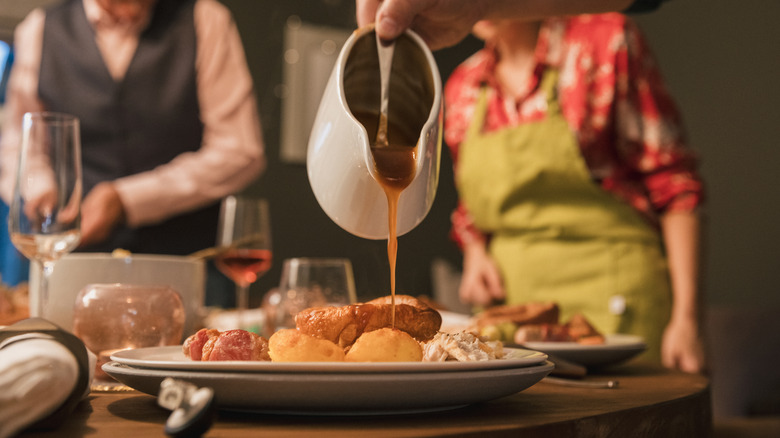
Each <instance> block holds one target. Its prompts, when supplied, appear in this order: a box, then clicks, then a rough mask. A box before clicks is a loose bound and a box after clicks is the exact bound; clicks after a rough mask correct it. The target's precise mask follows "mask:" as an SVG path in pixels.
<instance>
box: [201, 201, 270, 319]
mask: <svg viewBox="0 0 780 438" xmlns="http://www.w3.org/2000/svg"><path fill="white" fill-rule="evenodd" d="M217 247H218V248H219V254H218V255H217V257H216V260H215V263H216V265H217V268H219V270H220V271H222V273H223V274H225V275H226V276H228V277H229V278H230V279H231V280H233V282H234V283H235V284H236V307H237V309H238V319H239V321H238V325H239V327H241V326H242V324H243V321H242V318H243V316H242V313H243V311H244V310H246V309H247V307H248V306H249V286H250V285H251V284H252V283H254V282H255V281H257V279H258V277H260V276H261V275H263V274H265V273H266V271H268V270H269V269H270V268H271V255H272V252H271V223H270V217H269V212H268V202H267V201H266V200H265V199H256V198H248V197H239V196H228V197H226V198H225V199H224V200H223V201H222V208H221V210H220V217H219V230H218V232H217Z"/></svg>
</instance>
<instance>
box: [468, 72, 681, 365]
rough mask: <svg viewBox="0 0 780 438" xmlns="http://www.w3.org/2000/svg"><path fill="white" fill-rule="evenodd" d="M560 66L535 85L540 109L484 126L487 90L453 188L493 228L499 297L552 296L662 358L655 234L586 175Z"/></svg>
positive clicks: (662, 276) (667, 295) (666, 300)
mask: <svg viewBox="0 0 780 438" xmlns="http://www.w3.org/2000/svg"><path fill="white" fill-rule="evenodd" d="M557 78H558V73H557V71H556V70H554V69H547V70H546V71H545V73H544V76H543V78H542V82H541V84H540V87H541V88H542V91H543V92H545V93H546V96H547V102H546V104H547V116H546V117H545V118H544V119H543V120H542V121H538V122H532V123H527V124H523V125H520V126H516V127H511V128H506V129H503V130H499V131H496V132H491V133H482V127H483V124H484V119H485V114H486V112H487V93H486V90H485V89H483V90H482V91H481V94H480V97H479V100H478V103H477V107H476V110H475V115H474V120H473V121H472V123H471V125H470V127H469V129H468V132H467V134H466V138H465V139H464V141H463V142H462V143H461V145H460V150H459V156H460V158H459V160H458V167H457V172H456V175H457V186H458V193H459V196H460V198H461V201H462V202H463V203H464V204H465V206H466V207H467V208H468V209H469V212H470V213H471V215H472V217H473V219H474V222H475V225H476V226H477V227H478V228H479V229H481V230H483V231H485V232H487V233H490V234H492V237H491V240H490V244H489V251H490V254H491V255H492V256H493V258H494V259H495V261H496V263H497V264H498V267H499V269H500V271H501V274H502V277H503V280H504V287H505V289H506V292H507V303H508V304H516V303H522V302H528V301H555V302H557V303H558V304H559V306H560V310H561V320H562V321H566V320H568V318H569V317H570V316H571V315H572V314H573V313H577V312H580V313H582V314H583V315H584V316H585V317H586V318H587V319H588V320H589V321H591V323H593V324H594V325H595V326H596V328H597V329H598V330H600V331H601V332H602V333H608V334H609V333H629V334H636V335H640V336H642V337H643V338H644V339H645V342H646V343H647V345H648V351H647V353H646V354H645V357H646V358H650V359H655V360H660V345H661V337H662V333H663V329H664V327H665V326H666V323H667V322H668V319H669V314H670V309H671V292H670V282H669V274H668V268H667V264H666V258H665V255H664V253H663V250H662V245H661V241H660V237H659V233H658V232H657V231H656V230H654V229H653V228H652V227H651V226H650V225H649V224H648V223H647V222H646V221H645V220H644V219H643V218H642V217H641V216H640V215H639V213H638V212H636V211H635V210H634V209H633V208H631V207H630V206H629V205H628V204H627V203H625V202H624V201H622V200H620V199H618V198H617V197H615V196H614V195H612V194H610V193H608V192H607V191H605V190H603V189H602V188H601V187H599V186H598V185H597V184H596V183H595V182H594V181H593V180H592V179H591V176H590V173H589V171H588V168H587V165H586V164H585V161H584V159H583V157H582V155H581V153H580V148H579V146H578V143H577V139H576V137H575V136H574V134H573V133H572V132H571V130H570V129H569V126H568V123H567V122H566V120H565V119H564V117H563V115H562V114H561V111H560V105H559V103H558V100H557V96H556V83H557Z"/></svg>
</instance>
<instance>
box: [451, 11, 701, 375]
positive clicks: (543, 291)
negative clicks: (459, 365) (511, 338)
mask: <svg viewBox="0 0 780 438" xmlns="http://www.w3.org/2000/svg"><path fill="white" fill-rule="evenodd" d="M475 34H477V35H478V36H480V37H482V38H483V39H485V40H486V48H485V49H484V50H482V51H480V52H478V53H477V54H475V55H473V56H472V57H471V58H470V59H468V60H467V61H465V62H464V63H463V64H462V65H461V66H459V67H458V69H456V71H455V72H453V74H452V76H451V77H450V79H449V80H448V83H447V86H446V89H445V104H446V108H445V114H446V115H445V117H446V119H445V123H446V125H445V136H446V137H445V138H446V140H447V144H448V145H449V146H450V148H451V150H452V152H453V159H454V162H455V176H456V185H457V189H458V194H459V198H460V205H459V207H458V210H456V212H455V213H454V214H453V225H454V226H453V234H454V235H455V237H456V240H457V241H458V242H459V243H460V244H461V245H462V248H463V251H464V272H463V279H462V283H461V290H460V296H461V299H462V300H463V301H464V302H468V303H471V304H474V305H480V306H484V305H490V304H494V303H502V302H503V303H507V304H517V303H523V302H530V301H554V302H556V303H558V305H559V307H560V310H561V319H562V320H567V319H568V318H569V317H570V316H571V315H572V314H574V313H581V314H583V315H584V316H585V317H586V318H587V319H588V320H589V321H590V322H591V323H592V324H593V325H594V326H595V327H596V328H597V329H598V330H599V331H601V332H602V333H607V334H610V333H627V334H636V335H639V336H641V337H642V338H644V340H645V342H646V343H647V345H648V349H647V352H646V353H645V355H644V356H645V358H646V359H650V360H657V361H662V362H663V363H664V364H665V365H667V366H669V367H677V368H680V369H683V370H685V371H690V372H699V371H702V370H703V369H704V367H705V355H704V351H703V343H702V340H701V338H702V336H701V333H700V327H699V326H700V324H699V319H700V318H699V313H700V312H699V292H698V289H699V288H698V282H697V278H698V263H699V262H698V254H699V252H698V251H699V250H698V239H699V237H698V236H699V219H698V214H697V208H698V207H699V205H700V203H701V201H702V197H703V195H702V193H703V188H702V186H703V184H702V182H701V178H700V177H699V176H698V174H697V171H696V163H697V161H696V158H695V155H694V154H693V153H692V151H690V149H688V148H687V147H686V146H685V143H684V139H683V138H682V134H681V132H682V128H681V126H680V121H679V115H678V113H677V111H676V109H675V107H674V104H673V102H672V100H671V98H670V97H669V96H668V93H667V92H666V91H665V88H664V87H663V84H662V82H661V79H660V74H659V73H658V71H657V68H656V66H655V64H654V62H653V59H652V56H651V55H650V53H649V50H648V49H647V47H646V45H645V43H644V40H643V39H642V36H641V34H640V32H639V30H638V29H637V28H636V27H635V26H634V25H633V23H632V22H631V21H630V20H629V19H628V18H626V17H625V16H623V15H620V14H603V15H592V16H578V17H571V18H555V19H549V20H546V21H543V22H522V21H509V20H505V21H493V22H480V23H478V25H477V26H475Z"/></svg>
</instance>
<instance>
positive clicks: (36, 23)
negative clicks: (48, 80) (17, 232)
mask: <svg viewBox="0 0 780 438" xmlns="http://www.w3.org/2000/svg"><path fill="white" fill-rule="evenodd" d="M45 17H46V14H45V12H44V11H43V9H35V10H33V11H32V12H30V14H29V15H27V17H25V19H24V20H23V21H22V22H21V23H19V25H18V26H17V27H16V30H15V32H14V63H13V66H12V67H11V76H10V77H9V79H8V90H7V91H6V93H7V94H6V105H5V108H4V110H3V111H4V112H3V120H2V129H1V130H0V195H1V196H2V198H3V200H4V201H5V202H6V203H8V204H10V203H11V197H12V196H13V190H14V182H15V180H16V167H17V164H18V154H19V142H20V140H21V131H22V118H23V117H24V113H26V112H35V111H43V104H42V103H41V101H40V100H39V99H38V72H39V71H40V64H41V47H42V44H43V23H44V20H45Z"/></svg>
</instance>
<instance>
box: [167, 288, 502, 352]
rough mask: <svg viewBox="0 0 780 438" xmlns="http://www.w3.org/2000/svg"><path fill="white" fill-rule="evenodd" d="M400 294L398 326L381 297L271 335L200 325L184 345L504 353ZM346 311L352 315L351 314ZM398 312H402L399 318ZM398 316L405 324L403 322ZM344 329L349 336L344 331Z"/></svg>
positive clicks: (195, 348) (200, 348)
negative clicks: (451, 329)
mask: <svg viewBox="0 0 780 438" xmlns="http://www.w3.org/2000/svg"><path fill="white" fill-rule="evenodd" d="M396 300H397V301H396V305H397V306H399V307H400V308H402V309H406V310H403V311H401V312H398V313H397V314H396V318H397V319H396V327H395V328H393V327H391V325H392V324H391V320H390V318H389V316H388V314H387V306H390V304H389V297H383V298H378V299H376V300H373V301H369V302H368V303H364V304H358V305H351V306H343V307H341V308H333V309H342V311H341V312H343V313H340V312H330V313H328V314H327V315H328V316H329V317H330V318H333V319H325V318H324V317H320V318H318V319H317V320H316V324H314V325H311V326H306V325H303V326H302V327H304V329H301V327H298V328H294V329H284V330H279V331H277V332H276V333H274V334H273V335H271V337H270V339H269V340H267V341H266V340H265V338H263V337H260V336H258V335H256V334H254V333H251V332H247V331H244V330H228V331H224V332H221V331H219V330H216V329H201V330H200V331H198V332H197V333H195V334H194V335H192V336H190V337H188V338H187V339H186V340H185V342H184V344H183V345H182V350H183V352H184V355H185V356H186V357H188V358H189V359H191V360H196V361H199V360H200V361H216V360H260V361H274V362H341V361H349V362H419V361H437V362H443V361H481V360H494V359H501V358H503V357H504V352H503V346H502V345H501V344H500V343H498V342H489V341H488V340H487V339H486V338H484V337H480V336H479V335H477V334H476V333H467V332H462V333H444V332H439V331H438V328H439V327H440V325H441V315H440V314H439V313H438V311H436V310H435V309H432V308H430V307H429V306H427V305H426V304H424V303H422V302H419V301H417V300H416V299H415V298H413V297H411V296H406V295H401V296H399V297H396ZM355 306H358V307H355ZM315 310H316V309H315ZM396 310H398V309H396ZM312 314H317V313H316V312H312V309H306V310H304V311H302V312H300V313H299V315H298V316H299V317H301V318H302V321H310V319H305V318H311V315H312ZM345 314H346V315H352V316H351V317H350V318H349V319H347V318H345V317H344V315H345ZM399 315H403V316H402V317H401V318H398V316H399ZM361 318H363V319H361ZM399 320H400V321H403V324H401V325H399V324H398V322H399ZM345 321H346V322H347V323H345ZM326 322H331V323H334V324H336V325H337V327H336V328H330V329H328V330H324V331H316V330H311V332H308V331H307V330H306V329H312V328H313V327H314V328H322V327H326V325H325V323H326ZM345 332H348V336H342V334H343V333H345ZM318 335H319V336H318ZM331 338H332V339H336V340H342V341H344V340H347V339H349V340H351V339H352V338H354V341H353V342H349V343H348V344H347V343H346V342H345V344H347V345H339V344H337V343H336V342H334V341H333V340H332V339H331Z"/></svg>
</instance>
